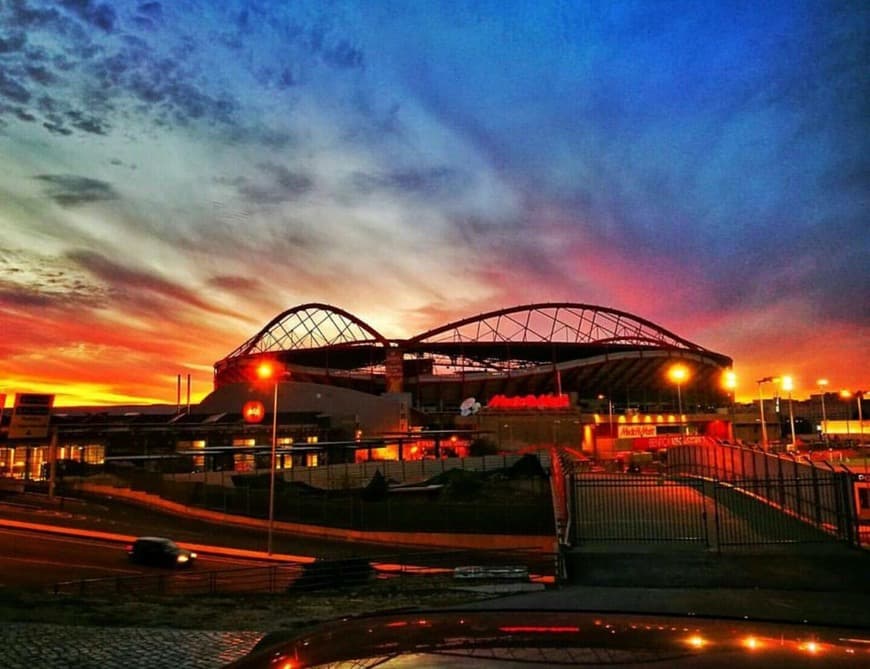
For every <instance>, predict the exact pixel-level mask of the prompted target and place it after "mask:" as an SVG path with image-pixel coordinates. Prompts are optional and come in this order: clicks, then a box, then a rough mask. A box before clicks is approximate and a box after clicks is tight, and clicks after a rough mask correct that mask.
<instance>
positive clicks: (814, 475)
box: [807, 458, 822, 525]
mask: <svg viewBox="0 0 870 669" xmlns="http://www.w3.org/2000/svg"><path fill="white" fill-rule="evenodd" d="M807 462H809V463H810V472H812V478H813V498H814V505H813V506H814V510H815V512H816V513H815V516H816V524H817V525H821V524H822V500H821V497H820V494H819V474H818V472H817V471H816V467H815V465H814V464H813V462H812V460H810V459H809V458H807Z"/></svg>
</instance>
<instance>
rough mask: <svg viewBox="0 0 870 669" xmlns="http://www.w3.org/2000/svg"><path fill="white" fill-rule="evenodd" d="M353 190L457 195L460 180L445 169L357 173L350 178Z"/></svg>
mask: <svg viewBox="0 0 870 669" xmlns="http://www.w3.org/2000/svg"><path fill="white" fill-rule="evenodd" d="M351 180H352V183H353V186H354V188H356V189H357V190H358V191H362V192H364V193H369V192H373V191H377V190H389V191H391V192H394V193H415V194H430V195H431V194H438V193H445V192H453V193H454V194H455V193H457V192H458V191H459V190H461V189H462V178H461V175H460V174H459V173H458V172H456V170H453V169H450V168H447V167H434V168H430V169H407V170H396V171H393V172H387V173H382V174H365V173H362V172H357V173H356V174H354V175H353V176H352V177H351Z"/></svg>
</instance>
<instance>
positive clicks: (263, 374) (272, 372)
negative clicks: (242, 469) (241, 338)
mask: <svg viewBox="0 0 870 669" xmlns="http://www.w3.org/2000/svg"><path fill="white" fill-rule="evenodd" d="M285 373H286V372H285V371H284V370H281V369H278V368H277V367H276V366H275V365H273V364H272V363H268V362H264V363H263V364H261V365H260V366H259V367H257V376H258V377H260V379H262V380H264V381H266V380H271V381H272V457H271V459H270V461H269V475H270V476H269V534H268V540H267V542H266V553H267V554H269V555H271V554H272V530H273V528H274V525H275V470H276V464H277V463H276V459H275V455H276V454H275V451H276V450H277V447H278V383H279V381H280V380H281V377H282V375H283V374H285Z"/></svg>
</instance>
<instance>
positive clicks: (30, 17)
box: [6, 0, 61, 28]
mask: <svg viewBox="0 0 870 669" xmlns="http://www.w3.org/2000/svg"><path fill="white" fill-rule="evenodd" d="M6 9H7V11H8V12H9V16H8V19H7V20H8V21H9V24H10V25H14V26H20V27H22V28H39V27H45V26H50V25H56V24H57V22H58V21H59V20H60V19H61V16H60V12H58V11H57V10H56V9H54V8H51V9H33V8H31V7H30V6H28V4H27V2H25V0H11V1H10V2H9V3H8V4H7V7H6Z"/></svg>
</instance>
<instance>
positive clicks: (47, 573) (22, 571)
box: [0, 528, 268, 588]
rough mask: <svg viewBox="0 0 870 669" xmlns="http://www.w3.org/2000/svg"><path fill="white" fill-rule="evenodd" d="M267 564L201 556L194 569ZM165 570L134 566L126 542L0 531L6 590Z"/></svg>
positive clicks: (0, 582) (1, 579) (0, 570)
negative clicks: (130, 560)
mask: <svg viewBox="0 0 870 669" xmlns="http://www.w3.org/2000/svg"><path fill="white" fill-rule="evenodd" d="M265 564H268V563H267V562H265V561H262V560H247V559H240V558H232V557H223V556H209V555H199V558H198V560H197V564H196V566H195V567H194V569H197V570H200V571H201V570H225V569H233V568H237V567H250V566H260V565H265ZM161 571H165V570H161V569H158V568H155V567H144V566H140V565H134V564H131V563H130V562H129V561H128V560H127V553H126V551H125V546H124V545H123V544H122V543H118V542H109V541H100V540H97V539H90V538H83V537H67V536H60V535H47V534H42V533H39V532H34V531H29V530H16V529H8V528H0V586H2V587H16V588H22V587H24V588H30V587H48V586H50V585H51V584H53V583H57V582H59V581H69V580H78V579H89V578H101V577H106V576H135V575H139V574H152V573H159V572H161Z"/></svg>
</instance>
